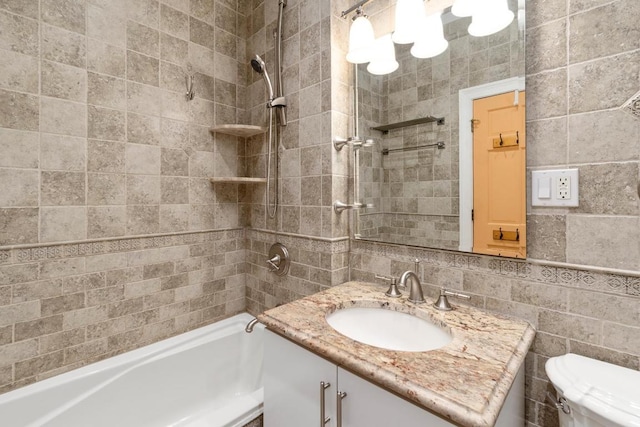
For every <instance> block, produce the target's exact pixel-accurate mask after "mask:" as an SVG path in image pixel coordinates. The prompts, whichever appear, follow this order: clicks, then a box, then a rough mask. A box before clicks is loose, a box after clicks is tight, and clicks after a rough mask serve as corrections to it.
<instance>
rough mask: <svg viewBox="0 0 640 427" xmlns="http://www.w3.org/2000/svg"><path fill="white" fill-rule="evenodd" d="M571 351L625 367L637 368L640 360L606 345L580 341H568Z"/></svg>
mask: <svg viewBox="0 0 640 427" xmlns="http://www.w3.org/2000/svg"><path fill="white" fill-rule="evenodd" d="M569 346H570V349H571V353H574V354H579V355H581V356H585V357H589V358H591V359H596V360H602V361H603V362H607V363H613V364H614V365H619V366H624V367H625V368H629V369H635V370H638V367H639V365H640V361H639V360H638V358H637V357H635V356H632V355H631V354H628V353H621V352H617V351H614V350H612V349H611V348H607V347H600V346H595V345H591V344H586V343H583V342H580V341H574V340H571V341H570V344H569Z"/></svg>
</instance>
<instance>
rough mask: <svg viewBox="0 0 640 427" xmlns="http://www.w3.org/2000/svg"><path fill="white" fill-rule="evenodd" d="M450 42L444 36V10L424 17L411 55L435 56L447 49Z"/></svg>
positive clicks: (417, 56) (421, 56)
mask: <svg viewBox="0 0 640 427" xmlns="http://www.w3.org/2000/svg"><path fill="white" fill-rule="evenodd" d="M448 46H449V42H448V41H447V40H446V39H445V38H444V29H443V26H442V12H439V13H434V14H432V15H428V16H426V17H425V18H424V20H423V23H422V25H420V29H419V31H418V36H417V38H416V42H415V43H414V44H413V47H412V48H411V55H413V56H415V57H416V58H433V57H434V56H438V55H440V54H441V53H442V52H444V51H445V50H447V47H448Z"/></svg>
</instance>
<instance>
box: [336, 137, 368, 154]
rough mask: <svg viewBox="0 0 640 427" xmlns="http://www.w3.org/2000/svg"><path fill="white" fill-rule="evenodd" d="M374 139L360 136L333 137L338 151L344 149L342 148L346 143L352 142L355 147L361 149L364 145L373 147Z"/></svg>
mask: <svg viewBox="0 0 640 427" xmlns="http://www.w3.org/2000/svg"><path fill="white" fill-rule="evenodd" d="M373 143H374V141H373V139H372V138H364V139H363V138H360V137H359V136H350V137H349V138H346V139H345V138H342V137H339V136H337V137H335V138H333V148H335V149H336V151H342V148H343V147H344V146H345V145H349V144H351V146H352V147H353V148H354V149H356V150H357V149H359V148H362V147H371V146H372V145H373Z"/></svg>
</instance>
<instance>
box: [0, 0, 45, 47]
mask: <svg viewBox="0 0 640 427" xmlns="http://www.w3.org/2000/svg"><path fill="white" fill-rule="evenodd" d="M36 7H37V6H36ZM0 28H3V29H4V31H2V32H1V33H0V48H2V49H4V50H10V51H14V52H19V53H24V54H26V55H31V56H38V53H39V48H38V22H37V21H33V20H31V19H27V18H24V17H22V16H18V15H12V14H10V13H6V12H3V11H0Z"/></svg>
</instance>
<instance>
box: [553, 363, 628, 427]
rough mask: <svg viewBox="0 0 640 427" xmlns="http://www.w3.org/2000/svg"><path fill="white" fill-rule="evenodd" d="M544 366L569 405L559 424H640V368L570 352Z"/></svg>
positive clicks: (625, 426)
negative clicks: (614, 363) (625, 366)
mask: <svg viewBox="0 0 640 427" xmlns="http://www.w3.org/2000/svg"><path fill="white" fill-rule="evenodd" d="M545 370H546V372H547V375H548V376H549V379H550V380H551V382H552V383H553V386H554V387H555V389H556V391H557V392H558V395H559V396H562V397H564V398H565V399H566V400H567V402H568V404H569V407H570V413H569V414H565V413H563V412H562V411H560V422H561V427H569V426H570V427H640V371H634V370H632V369H628V368H623V367H621V366H617V365H613V364H610V363H606V362H601V361H599V360H594V359H590V358H588V357H584V356H579V355H577V354H571V353H569V354H565V355H563V356H559V357H552V358H551V359H549V360H548V361H547V363H546V365H545Z"/></svg>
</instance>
